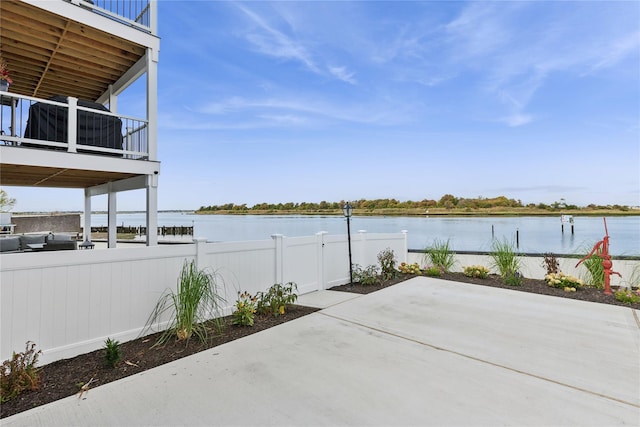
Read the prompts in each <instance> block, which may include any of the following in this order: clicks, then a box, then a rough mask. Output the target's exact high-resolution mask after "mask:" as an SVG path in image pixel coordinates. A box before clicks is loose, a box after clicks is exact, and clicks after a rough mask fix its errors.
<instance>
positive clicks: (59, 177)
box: [0, 165, 135, 188]
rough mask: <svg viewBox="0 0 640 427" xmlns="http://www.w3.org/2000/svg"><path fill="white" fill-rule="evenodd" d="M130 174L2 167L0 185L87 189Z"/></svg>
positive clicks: (129, 176)
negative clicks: (0, 183)
mask: <svg viewBox="0 0 640 427" xmlns="http://www.w3.org/2000/svg"><path fill="white" fill-rule="evenodd" d="M133 176H135V175H134V174H131V173H118V172H107V171H95V170H82V169H62V168H52V167H42V166H25V165H2V167H1V168H0V182H2V185H7V186H18V187H51V188H89V187H93V186H95V185H100V184H106V183H108V182H111V181H118V180H121V179H126V178H131V177H133Z"/></svg>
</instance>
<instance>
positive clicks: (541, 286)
mask: <svg viewBox="0 0 640 427" xmlns="http://www.w3.org/2000/svg"><path fill="white" fill-rule="evenodd" d="M411 277H416V275H412V274H403V275H401V276H399V277H398V278H396V279H393V280H390V281H387V282H382V283H380V284H376V285H362V284H360V283H354V284H353V285H352V286H350V285H342V286H336V287H333V288H331V290H333V291H344V292H353V293H358V294H368V293H370V292H375V291H377V290H379V289H383V288H385V287H387V286H391V285H393V284H396V283H398V282H401V281H404V280H407V279H408V278H411ZM434 278H435V279H444V280H454V281H456V282H463V283H470V284H474V285H480V286H491V287H494V288H502V289H510V290H513V291H518V292H530V293H534V294H541V295H550V296H554V297H561V298H571V299H577V300H581V301H589V302H595V303H600V304H611V305H618V306H623V307H631V308H635V309H637V310H640V304H638V303H635V304H626V303H623V302H621V301H618V300H617V299H616V297H615V296H614V295H605V293H604V291H603V290H602V289H596V288H593V287H582V288H580V289H579V290H577V291H576V292H566V291H565V290H564V289H559V288H554V287H551V286H549V285H548V284H547V282H545V281H544V280H537V279H527V278H523V279H522V284H521V285H519V286H510V285H505V284H504V283H503V280H502V278H501V277H500V276H498V275H496V274H490V275H489V276H487V278H485V279H480V278H477V277H467V276H465V275H464V274H463V273H443V274H442V275H441V276H439V277H434Z"/></svg>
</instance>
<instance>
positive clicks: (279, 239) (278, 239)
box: [271, 234, 284, 283]
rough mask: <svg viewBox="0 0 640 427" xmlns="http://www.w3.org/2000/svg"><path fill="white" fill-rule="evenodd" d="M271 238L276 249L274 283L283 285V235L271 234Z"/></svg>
mask: <svg viewBox="0 0 640 427" xmlns="http://www.w3.org/2000/svg"><path fill="white" fill-rule="evenodd" d="M271 238H272V239H273V241H274V244H275V247H276V259H275V263H276V274H275V278H274V279H275V283H284V279H283V276H284V242H283V239H284V235H282V234H272V235H271Z"/></svg>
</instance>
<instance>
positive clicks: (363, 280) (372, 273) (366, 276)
mask: <svg viewBox="0 0 640 427" xmlns="http://www.w3.org/2000/svg"><path fill="white" fill-rule="evenodd" d="M353 280H354V281H355V282H356V283H360V284H361V285H365V286H370V285H377V284H378V267H376V266H375V265H370V266H368V267H366V268H364V269H363V268H362V267H361V266H359V265H358V264H356V265H355V266H354V268H353Z"/></svg>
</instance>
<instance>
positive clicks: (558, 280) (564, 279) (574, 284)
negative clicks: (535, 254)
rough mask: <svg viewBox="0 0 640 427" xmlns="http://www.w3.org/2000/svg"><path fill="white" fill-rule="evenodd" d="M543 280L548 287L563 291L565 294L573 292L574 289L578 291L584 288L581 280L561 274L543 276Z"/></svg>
mask: <svg viewBox="0 0 640 427" xmlns="http://www.w3.org/2000/svg"><path fill="white" fill-rule="evenodd" d="M544 280H545V282H547V284H548V285H549V286H553V287H554V288H559V289H564V290H565V291H566V292H575V291H576V289H580V288H581V287H583V286H584V282H583V281H582V280H580V279H578V278H576V277H573V276H570V275H568V274H564V273H563V272H559V273H549V274H547V275H546V276H544Z"/></svg>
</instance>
